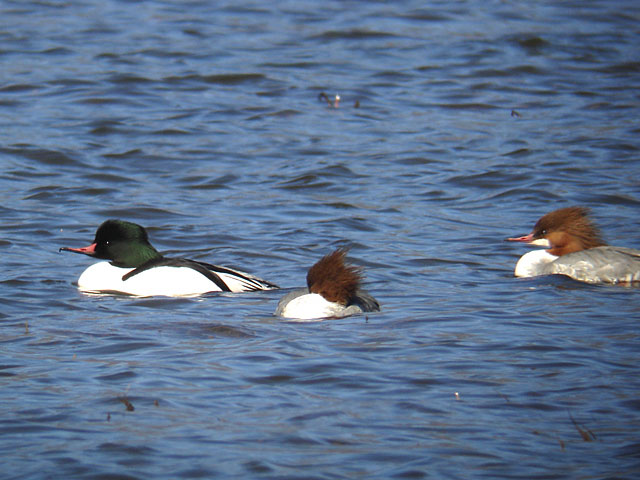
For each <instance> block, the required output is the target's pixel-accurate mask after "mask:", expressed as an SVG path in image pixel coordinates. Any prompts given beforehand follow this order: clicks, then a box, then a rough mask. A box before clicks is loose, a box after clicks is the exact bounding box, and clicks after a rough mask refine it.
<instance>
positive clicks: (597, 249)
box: [507, 207, 640, 283]
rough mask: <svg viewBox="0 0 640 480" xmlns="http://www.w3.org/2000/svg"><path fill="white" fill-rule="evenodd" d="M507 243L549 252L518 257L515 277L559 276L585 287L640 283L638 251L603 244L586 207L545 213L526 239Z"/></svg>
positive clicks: (536, 251) (517, 239)
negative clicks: (597, 284)
mask: <svg viewBox="0 0 640 480" xmlns="http://www.w3.org/2000/svg"><path fill="white" fill-rule="evenodd" d="M507 240H509V241H512V242H526V243H528V244H530V245H539V246H544V247H547V248H548V250H533V251H531V252H528V253H525V254H524V255H523V256H522V257H520V260H518V263H517V264H516V269H515V275H516V277H535V276H537V275H549V274H560V275H567V276H569V277H571V278H573V279H575V280H580V281H582V282H588V283H631V282H638V281H640V250H636V249H633V248H624V247H612V246H609V245H607V244H606V243H604V241H602V239H601V237H600V232H599V231H598V229H597V227H596V226H595V225H594V224H593V223H592V222H591V220H590V219H589V209H588V208H585V207H567V208H561V209H559V210H555V211H553V212H551V213H547V214H546V215H544V216H543V217H542V218H540V220H538V222H537V223H536V224H535V226H534V227H533V231H532V232H531V233H530V234H529V235H525V236H522V237H517V238H507Z"/></svg>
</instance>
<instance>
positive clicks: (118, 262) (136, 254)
mask: <svg viewBox="0 0 640 480" xmlns="http://www.w3.org/2000/svg"><path fill="white" fill-rule="evenodd" d="M159 258H162V255H161V254H160V253H159V252H158V251H157V250H156V249H155V248H153V247H152V246H151V245H136V246H135V248H129V249H126V250H123V251H120V252H117V255H114V258H113V260H112V261H111V263H112V264H113V265H115V266H116V267H121V268H138V267H139V266H140V265H143V264H144V263H146V262H148V261H149V260H154V259H159Z"/></svg>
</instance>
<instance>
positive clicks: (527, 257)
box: [514, 250, 558, 277]
mask: <svg viewBox="0 0 640 480" xmlns="http://www.w3.org/2000/svg"><path fill="white" fill-rule="evenodd" d="M557 258H558V257H557V256H556V255H551V254H550V253H549V252H548V251H546V250H532V251H530V252H527V253H525V254H524V255H523V256H522V257H520V260H518V263H516V270H515V272H514V273H515V276H516V277H537V276H538V275H548V274H549V273H551V272H549V271H548V265H549V264H550V263H551V262H553V261H554V260H556V259H557Z"/></svg>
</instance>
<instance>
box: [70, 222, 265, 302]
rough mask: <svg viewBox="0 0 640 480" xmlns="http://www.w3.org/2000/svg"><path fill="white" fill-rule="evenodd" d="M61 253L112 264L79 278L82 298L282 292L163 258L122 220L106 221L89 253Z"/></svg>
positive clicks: (242, 276)
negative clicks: (95, 294) (84, 295)
mask: <svg viewBox="0 0 640 480" xmlns="http://www.w3.org/2000/svg"><path fill="white" fill-rule="evenodd" d="M63 250H64V251H67V252H75V253H83V254H85V255H89V256H91V257H96V258H102V259H107V260H111V261H110V262H99V263H96V264H94V265H91V266H90V267H89V268H87V269H86V270H85V271H84V272H83V273H82V275H80V278H79V279H78V287H79V288H80V290H82V291H84V292H102V293H104V292H113V293H126V294H130V295H137V296H145V297H147V296H153V295H163V296H169V297H174V296H185V295H200V294H203V293H207V292H245V291H253V290H269V289H273V288H278V286H277V285H274V284H273V283H270V282H267V281H265V280H262V279H260V278H258V277H254V276H253V275H250V274H248V273H244V272H239V271H237V270H233V269H231V268H226V267H219V266H216V265H210V264H208V263H204V262H198V261H196V260H187V259H185V258H165V257H163V256H162V255H161V254H160V253H158V251H157V250H156V249H155V248H153V246H152V245H151V244H150V243H149V238H148V236H147V231H146V230H145V229H144V228H143V227H141V226H140V225H137V224H135V223H131V222H125V221H123V220H107V221H106V222H104V223H103V224H102V225H100V227H99V228H98V230H97V231H96V236H95V239H94V240H93V243H92V244H91V245H89V246H88V247H83V248H67V247H63V248H61V249H60V251H63Z"/></svg>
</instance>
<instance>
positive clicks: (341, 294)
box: [275, 248, 380, 320]
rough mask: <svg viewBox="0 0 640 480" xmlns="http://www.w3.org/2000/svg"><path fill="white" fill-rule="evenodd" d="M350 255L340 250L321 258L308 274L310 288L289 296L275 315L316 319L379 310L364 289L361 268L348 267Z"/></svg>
mask: <svg viewBox="0 0 640 480" xmlns="http://www.w3.org/2000/svg"><path fill="white" fill-rule="evenodd" d="M346 254H347V250H346V249H344V248H340V249H338V250H336V251H334V252H333V253H330V254H329V255H326V256H324V257H323V258H321V259H320V260H319V261H318V262H317V263H316V264H315V265H313V266H312V267H311V268H310V269H309V272H308V273H307V288H302V289H299V290H294V291H292V292H290V293H288V294H287V295H285V296H284V297H283V298H282V299H281V300H280V302H279V303H278V307H277V308H276V311H275V314H276V315H279V316H281V317H286V318H295V319H298V320H312V319H320V318H339V317H346V316H348V315H353V314H355V313H362V312H377V311H379V310H380V305H379V304H378V302H377V300H376V299H375V298H373V297H372V296H371V295H370V294H369V293H367V292H365V291H364V290H362V289H361V288H360V283H361V281H362V271H361V269H360V268H358V267H355V266H353V265H348V264H346V263H345V256H346Z"/></svg>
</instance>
